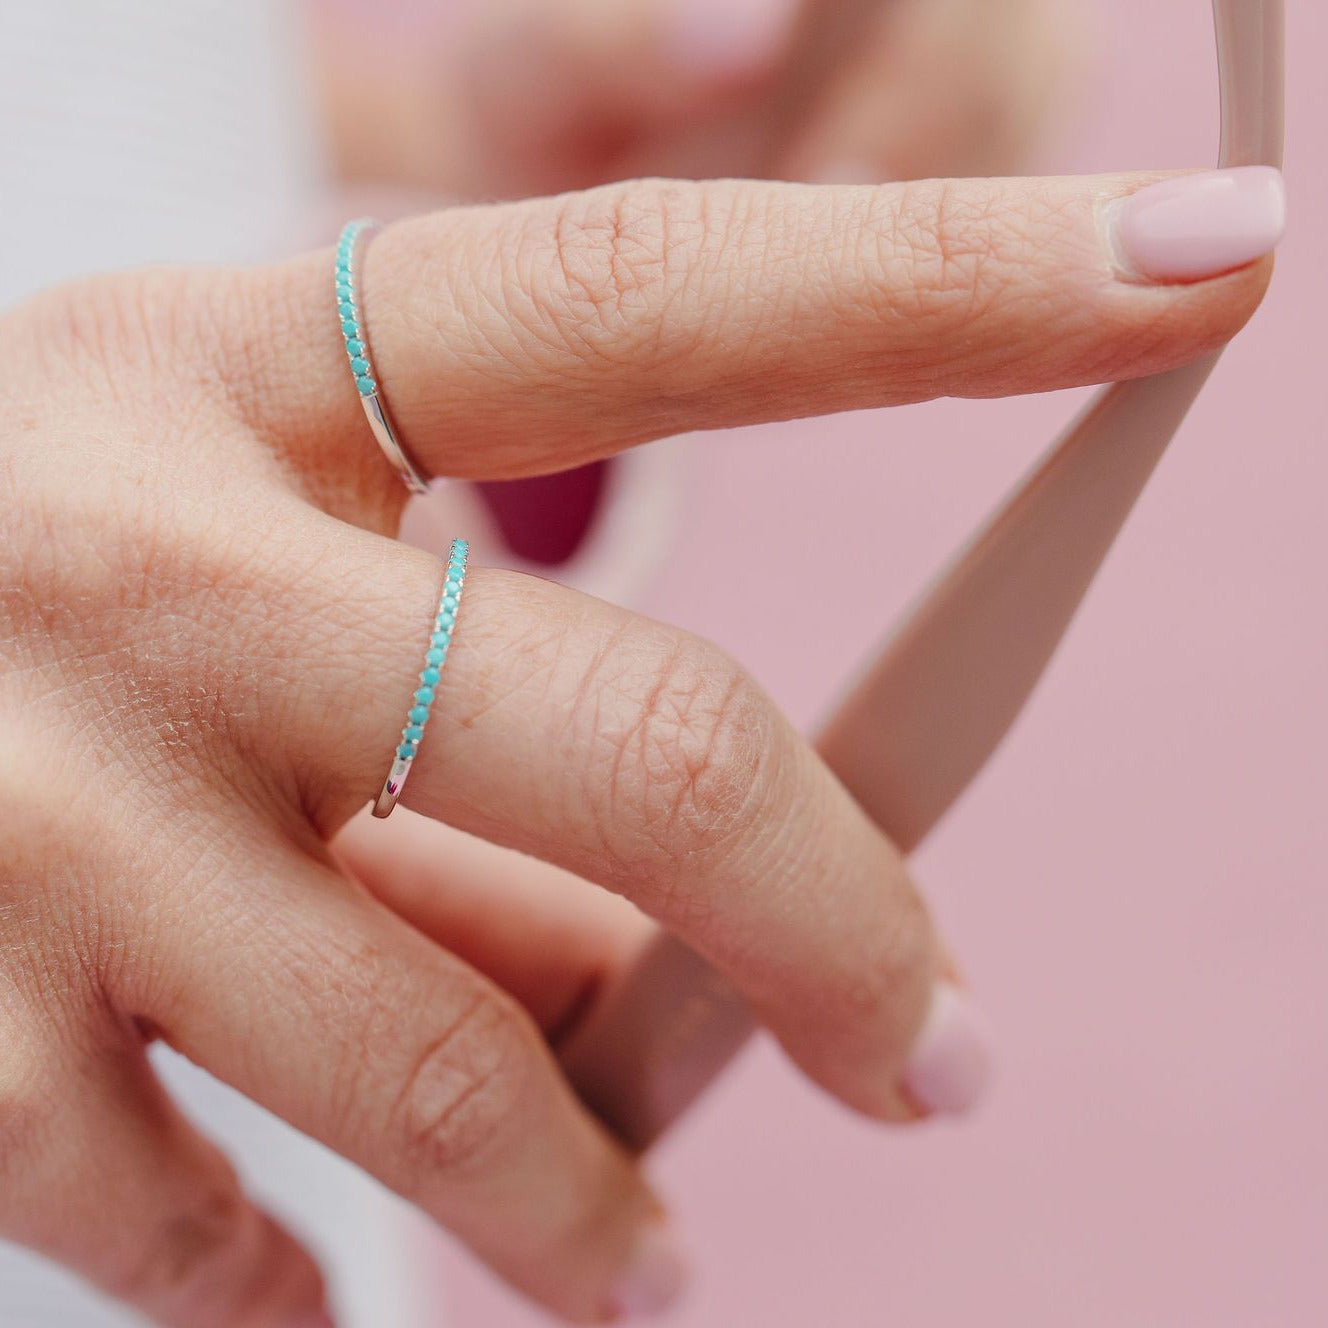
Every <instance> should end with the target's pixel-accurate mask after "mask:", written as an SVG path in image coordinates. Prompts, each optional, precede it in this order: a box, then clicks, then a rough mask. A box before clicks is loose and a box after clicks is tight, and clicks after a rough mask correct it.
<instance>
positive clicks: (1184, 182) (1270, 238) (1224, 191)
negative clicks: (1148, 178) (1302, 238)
mask: <svg viewBox="0 0 1328 1328" xmlns="http://www.w3.org/2000/svg"><path fill="white" fill-rule="evenodd" d="M1112 221H1113V223H1114V224H1113V231H1114V237H1115V242H1116V247H1117V250H1118V257H1119V259H1120V260H1121V265H1122V267H1123V268H1124V269H1125V270H1126V271H1127V272H1128V273H1130V274H1131V275H1139V276H1143V277H1147V278H1149V279H1150V280H1152V281H1202V280H1204V279H1205V278H1208V277H1216V276H1220V275H1221V274H1222V273H1224V272H1230V271H1232V270H1233V269H1235V268H1238V267H1244V266H1245V264H1246V263H1252V262H1254V260H1255V259H1256V258H1262V257H1263V256H1264V254H1266V253H1270V252H1271V251H1272V250H1273V249H1275V248H1276V247H1277V245H1278V242H1279V241H1280V240H1281V238H1282V235H1283V232H1284V231H1285V230H1286V189H1285V186H1284V185H1283V183H1282V173H1281V172H1280V171H1277V170H1274V169H1273V168H1272V167H1271V166H1242V167H1240V168H1239V169H1237V170H1232V171H1206V172H1204V173H1203V174H1201V175H1182V176H1178V177H1177V178H1176V179H1174V180H1164V181H1163V182H1162V183H1161V184H1155V185H1150V186H1149V187H1148V188H1147V189H1141V190H1140V191H1139V192H1138V193H1137V194H1133V195H1132V196H1131V197H1129V198H1126V199H1124V200H1122V201H1121V202H1120V203H1118V204H1116V205H1115V207H1114V210H1113V216H1112Z"/></svg>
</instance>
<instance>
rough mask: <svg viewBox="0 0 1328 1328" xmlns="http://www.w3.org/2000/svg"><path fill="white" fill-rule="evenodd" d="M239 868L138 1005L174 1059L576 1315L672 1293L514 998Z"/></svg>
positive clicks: (291, 871)
mask: <svg viewBox="0 0 1328 1328" xmlns="http://www.w3.org/2000/svg"><path fill="white" fill-rule="evenodd" d="M241 869H242V870H244V869H248V871H249V873H250V874H249V877H248V879H244V880H236V881H235V882H234V883H233V884H229V885H220V886H218V887H217V895H218V896H219V897H215V898H213V899H211V900H210V901H209V903H210V905H211V907H209V908H207V909H198V910H196V911H195V912H193V913H191V915H190V917H189V918H187V919H179V920H177V921H176V922H175V923H174V931H173V935H172V938H171V943H170V953H169V955H167V956H165V957H164V958H163V961H162V964H161V967H162V969H163V976H162V980H161V981H160V982H157V983H155V984H154V987H153V990H152V991H150V992H144V993H142V994H141V996H140V999H143V1000H146V1001H148V1002H149V1003H150V1006H151V1017H152V1018H153V1019H154V1020H156V1021H157V1022H158V1023H160V1024H161V1026H162V1028H163V1030H164V1034H165V1036H166V1037H167V1038H168V1039H169V1040H170V1041H171V1042H172V1043H173V1044H174V1045H176V1046H177V1047H178V1048H179V1049H180V1050H181V1051H183V1052H184V1053H185V1054H186V1055H188V1056H189V1057H190V1058H191V1059H193V1060H195V1061H197V1062H198V1063H199V1064H201V1065H203V1066H204V1067H205V1068H207V1069H209V1070H210V1071H212V1072H213V1073H214V1074H216V1075H218V1076H219V1077H220V1078H222V1079H225V1080H226V1081H227V1082H229V1083H231V1084H232V1085H234V1086H235V1087H236V1088H237V1089H239V1090H240V1091H241V1092H243V1093H244V1094H246V1095H247V1096H249V1097H251V1098H253V1099H254V1100H255V1101H257V1102H259V1103H260V1104H262V1105H264V1106H266V1107H268V1108H269V1109H270V1110H272V1111H274V1112H275V1113H276V1114H278V1115H280V1116H281V1117H283V1118H284V1119H286V1120H287V1121H289V1122H290V1123H291V1124H292V1125H294V1126H295V1127H296V1128H297V1129H301V1130H303V1131H305V1132H306V1133H308V1134H310V1135H312V1136H313V1137H314V1138H316V1139H319V1140H321V1141H322V1142H324V1143H325V1144H327V1145H328V1146H329V1147H331V1148H334V1149H336V1150H337V1151H338V1152H340V1153H341V1154H343V1155H344V1156H346V1157H348V1158H350V1159H351V1160H352V1161H355V1162H357V1163H358V1164H359V1165H361V1166H363V1167H364V1168H365V1169H366V1170H368V1171H370V1172H372V1173H373V1174H374V1175H375V1176H377V1177H378V1178H379V1179H381V1180H382V1181H383V1182H384V1183H385V1184H387V1185H388V1186H390V1187H391V1188H392V1189H394V1190H396V1191H397V1193H399V1194H401V1195H402V1196H404V1197H405V1198H406V1199H408V1200H410V1201H411V1202H413V1203H415V1204H416V1205H418V1206H419V1207H421V1208H422V1209H424V1211H426V1212H427V1213H430V1214H431V1215H432V1216H434V1217H435V1218H436V1219H437V1220H438V1221H440V1222H441V1223H442V1224H443V1225H445V1226H446V1227H448V1228H449V1229H450V1230H451V1231H452V1232H453V1233H454V1234H456V1235H457V1236H458V1237H460V1238H461V1239H462V1240H464V1241H465V1242H466V1243H467V1244H468V1245H470V1247H471V1248H472V1249H474V1250H475V1251H476V1252H477V1253H478V1254H479V1255H480V1256H481V1257H482V1258H484V1259H485V1260H487V1261H488V1262H489V1263H490V1264H491V1265H492V1266H493V1267H494V1268H495V1269H496V1270H498V1271H499V1272H500V1273H501V1274H502V1275H503V1276H505V1277H506V1278H507V1279H508V1280H509V1281H511V1282H512V1283H513V1284H514V1285H515V1286H517V1287H518V1288H520V1289H522V1290H523V1291H525V1292H526V1293H527V1294H529V1295H531V1296H534V1297H536V1298H538V1299H539V1300H541V1301H543V1302H544V1303H545V1304H546V1305H548V1306H550V1307H551V1308H553V1309H554V1310H556V1311H557V1312H559V1313H560V1314H562V1315H564V1316H566V1317H569V1318H572V1319H575V1320H578V1321H586V1322H594V1321H600V1320H602V1319H603V1318H604V1317H606V1316H608V1315H610V1314H611V1313H613V1312H614V1311H616V1310H617V1309H620V1308H622V1307H624V1306H626V1305H629V1304H633V1303H637V1302H639V1301H640V1300H641V1298H642V1297H644V1296H648V1295H652V1294H653V1295H657V1296H660V1297H663V1296H664V1295H665V1293H666V1292H671V1291H673V1290H676V1283H677V1280H678V1277H679V1276H680V1274H679V1271H678V1264H677V1259H676V1256H675V1255H673V1254H672V1253H671V1252H670V1250H669V1248H668V1246H667V1239H668V1238H667V1236H666V1234H665V1228H664V1226H663V1223H662V1220H661V1215H660V1208H659V1205H658V1202H657V1201H656V1200H655V1199H654V1198H653V1196H652V1195H651V1193H650V1191H649V1190H648V1189H647V1187H646V1185H645V1183H644V1181H643V1180H642V1178H641V1176H640V1174H639V1173H638V1171H637V1170H636V1169H635V1167H634V1166H633V1164H632V1163H631V1161H630V1160H629V1159H628V1158H627V1156H626V1155H625V1154H624V1153H623V1151H622V1150H621V1149H620V1148H619V1147H618V1146H617V1145H616V1144H614V1143H613V1142H612V1141H611V1140H610V1139H609V1137H608V1135H607V1134H606V1133H605V1132H604V1130H603V1129H602V1127H600V1126H599V1125H597V1124H596V1123H595V1122H594V1121H593V1120H592V1118H591V1117H590V1116H589V1114H588V1113H587V1112H586V1111H585V1110H584V1109H583V1108H582V1107H581V1106H580V1105H579V1104H578V1103H577V1101H576V1099H575V1098H574V1096H573V1094H572V1092H571V1090H570V1089H569V1088H568V1086H567V1084H566V1083H565V1081H564V1080H563V1078H562V1076H561V1074H560V1073H559V1071H558V1069H557V1066H556V1065H555V1063H554V1062H553V1060H552V1058H551V1056H550V1054H549V1051H548V1049H547V1047H546V1046H545V1044H544V1042H543V1040H542V1039H541V1037H540V1035H539V1032H538V1030H537V1029H536V1028H535V1027H534V1025H533V1024H532V1023H531V1021H530V1020H529V1019H528V1018H527V1017H526V1015H525V1014H524V1013H523V1012H522V1011H521V1010H520V1009H519V1007H518V1006H517V1005H516V1004H515V1003H514V1002H513V1001H511V1000H510V999H509V998H508V997H506V996H505V995H504V994H503V993H501V992H499V991H498V990H497V989H496V988H495V987H494V986H493V985H492V984H491V983H489V982H488V981H486V980H485V979H484V978H482V977H481V976H480V975H479V974H477V973H476V972H475V971H474V970H472V969H470V968H469V967H467V966H466V965H465V964H463V963H461V962H460V961H458V960H456V959H454V958H453V957H451V956H450V955H448V954H447V953H446V952H444V951H443V950H441V949H439V948H438V947H437V946H436V945H434V944H433V943H432V942H430V941H429V940H427V939H426V938H425V937H424V936H423V935H421V934H420V933H419V932H418V931H416V930H415V929H414V928H412V927H411V926H409V925H408V924H407V923H406V922H404V921H403V920H402V919H400V918H398V917H396V916H394V915H393V914H392V913H391V912H389V911H388V910H387V909H386V908H384V907H383V906H382V905H380V904H378V903H377V902H376V901H374V900H372V899H371V898H370V897H369V896H368V895H366V894H364V893H363V892H362V891H359V890H357V889H355V888H354V887H353V885H352V884H351V883H350V882H349V881H347V880H346V879H345V878H344V877H342V876H340V875H339V874H337V873H335V872H333V871H331V870H329V869H327V868H324V867H321V866H317V865H314V864H311V863H310V862H309V861H308V860H307V859H305V858H303V857H302V856H300V855H297V854H295V853H292V852H291V851H290V850H289V849H287V850H284V851H283V850H281V849H280V848H278V847H276V846H271V847H270V848H269V849H268V851H266V852H264V851H262V850H261V849H258V848H255V851H254V856H253V858H252V860H251V861H248V862H245V863H244V864H242V868H241ZM217 916H227V917H230V918H232V919H233V920H234V921H233V925H232V926H231V927H230V928H218V927H216V926H215V925H211V924H209V925H207V926H204V925H201V920H202V919H205V918H215V917H217ZM195 919H199V920H200V925H198V926H197V927H195V926H194V925H193V922H194V920H195ZM661 1279H664V1280H666V1281H667V1282H668V1285H667V1286H666V1287H663V1288H661V1286H660V1281H661ZM652 1288H653V1290H652Z"/></svg>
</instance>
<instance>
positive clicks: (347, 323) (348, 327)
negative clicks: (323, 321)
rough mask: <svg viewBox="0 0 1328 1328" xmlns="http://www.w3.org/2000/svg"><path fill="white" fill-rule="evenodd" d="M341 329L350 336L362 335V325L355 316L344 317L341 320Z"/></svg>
mask: <svg viewBox="0 0 1328 1328" xmlns="http://www.w3.org/2000/svg"><path fill="white" fill-rule="evenodd" d="M341 330H342V331H343V332H344V333H345V334H346V335H347V336H348V337H358V336H359V335H360V325H359V324H358V323H357V322H356V321H355V320H354V319H353V318H343V319H342V320H341Z"/></svg>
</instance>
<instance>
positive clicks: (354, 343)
mask: <svg viewBox="0 0 1328 1328" xmlns="http://www.w3.org/2000/svg"><path fill="white" fill-rule="evenodd" d="M346 349H347V351H349V352H350V354H352V355H363V354H364V342H362V341H361V340H360V339H359V337H349V338H348V339H347V341H346Z"/></svg>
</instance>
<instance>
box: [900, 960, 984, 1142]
mask: <svg viewBox="0 0 1328 1328" xmlns="http://www.w3.org/2000/svg"><path fill="white" fill-rule="evenodd" d="M991 1062H992V1057H991V1039H990V1037H989V1035H988V1032H987V1026H986V1021H985V1020H984V1019H983V1018H982V1016H981V1015H980V1014H979V1013H978V1010H977V1007H976V1006H975V1005H974V1004H973V1000H972V998H971V997H970V996H969V995H968V993H967V992H964V991H962V990H961V989H960V988H959V987H956V986H955V985H954V983H953V982H938V983H937V984H936V987H935V988H934V990H933V992H932V998H931V1010H930V1011H929V1012H928V1014H927V1021H926V1023H924V1024H923V1026H922V1032H921V1033H920V1034H918V1040H917V1042H916V1043H914V1045H913V1052H912V1054H911V1055H910V1056H909V1058H908V1064H907V1066H905V1068H904V1087H905V1088H906V1089H907V1090H908V1092H909V1095H910V1096H911V1097H912V1098H913V1100H914V1101H915V1102H916V1103H917V1104H918V1105H919V1106H920V1107H922V1108H924V1109H925V1110H927V1111H931V1112H934V1113H936V1114H937V1115H941V1116H962V1115H964V1114H965V1113H966V1112H969V1111H971V1110H972V1109H973V1108H974V1107H975V1106H977V1104H978V1100H979V1099H980V1098H981V1097H982V1094H983V1092H984V1090H985V1089H986V1086H987V1081H988V1080H989V1079H990V1078H991Z"/></svg>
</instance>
